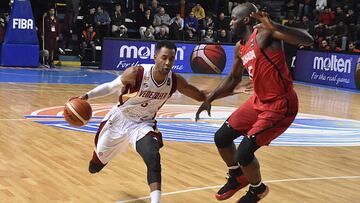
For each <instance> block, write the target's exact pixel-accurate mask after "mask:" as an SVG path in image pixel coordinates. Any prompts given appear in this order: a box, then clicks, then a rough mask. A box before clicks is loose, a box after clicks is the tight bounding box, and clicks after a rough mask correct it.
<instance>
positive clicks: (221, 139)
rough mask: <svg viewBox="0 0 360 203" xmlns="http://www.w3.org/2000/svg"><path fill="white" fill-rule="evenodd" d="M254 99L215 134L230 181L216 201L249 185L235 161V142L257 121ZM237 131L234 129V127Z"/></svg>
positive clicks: (217, 195)
mask: <svg viewBox="0 0 360 203" xmlns="http://www.w3.org/2000/svg"><path fill="white" fill-rule="evenodd" d="M251 104H252V98H250V99H248V101H246V102H245V103H244V104H243V105H242V106H240V107H239V108H238V109H237V110H236V111H235V112H233V114H232V115H231V116H230V117H229V119H228V121H226V122H225V123H224V124H223V125H222V126H221V127H220V128H219V130H218V131H217V132H216V133H215V136H214V140H215V144H216V147H217V148H218V151H219V154H220V156H221V157H222V159H223V160H224V162H225V163H226V165H227V166H228V176H229V177H228V181H227V182H226V184H225V185H224V186H223V187H221V188H220V190H219V191H218V192H217V193H216V194H215V197H216V199H218V200H225V199H228V198H230V197H231V196H233V195H234V194H235V193H236V192H237V191H238V190H240V189H241V188H243V187H246V186H247V185H248V181H247V179H246V178H245V176H243V173H242V171H241V168H240V166H239V164H238V163H237V161H236V159H235V152H236V146H235V143H234V140H235V139H236V138H237V137H239V136H240V135H244V134H245V133H246V132H247V131H248V130H249V129H250V128H251V125H252V123H254V122H255V121H256V119H257V112H255V110H254V109H253V108H252V105H251ZM233 126H234V127H235V128H236V129H234V127H233Z"/></svg>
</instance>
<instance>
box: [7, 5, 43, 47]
mask: <svg viewBox="0 0 360 203" xmlns="http://www.w3.org/2000/svg"><path fill="white" fill-rule="evenodd" d="M4 43H6V44H33V45H38V44H39V42H38V37H37V34H36V26H35V21H34V17H33V14H32V9H31V4H30V1H29V0H14V3H13V4H12V8H11V13H10V19H9V24H8V25H7V29H6V33H5V39H4Z"/></svg>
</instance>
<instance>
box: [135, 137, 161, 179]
mask: <svg viewBox="0 0 360 203" xmlns="http://www.w3.org/2000/svg"><path fill="white" fill-rule="evenodd" d="M159 148H160V147H159V142H158V141H157V140H156V139H154V137H153V136H152V135H150V134H149V135H146V136H145V137H143V138H141V139H140V140H139V141H137V143H136V151H137V152H138V153H139V154H140V156H141V157H142V158H143V160H144V162H145V164H146V167H147V180H148V184H150V183H154V182H159V183H160V182H161V164H160V153H159Z"/></svg>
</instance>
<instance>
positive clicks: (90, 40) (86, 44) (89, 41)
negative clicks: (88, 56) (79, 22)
mask: <svg viewBox="0 0 360 203" xmlns="http://www.w3.org/2000/svg"><path fill="white" fill-rule="evenodd" d="M96 43H97V36H96V32H95V31H94V27H93V26H92V25H88V27H87V28H86V30H84V31H83V32H82V35H81V55H80V57H81V59H85V52H86V50H87V49H91V53H92V61H93V62H95V59H96Z"/></svg>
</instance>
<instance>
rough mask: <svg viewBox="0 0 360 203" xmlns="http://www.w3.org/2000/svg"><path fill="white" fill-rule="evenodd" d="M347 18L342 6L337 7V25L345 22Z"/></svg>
mask: <svg viewBox="0 0 360 203" xmlns="http://www.w3.org/2000/svg"><path fill="white" fill-rule="evenodd" d="M345 18H346V14H345V13H344V10H343V9H342V8H341V7H340V6H338V7H336V13H335V24H338V23H339V22H340V21H342V22H345Z"/></svg>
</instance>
